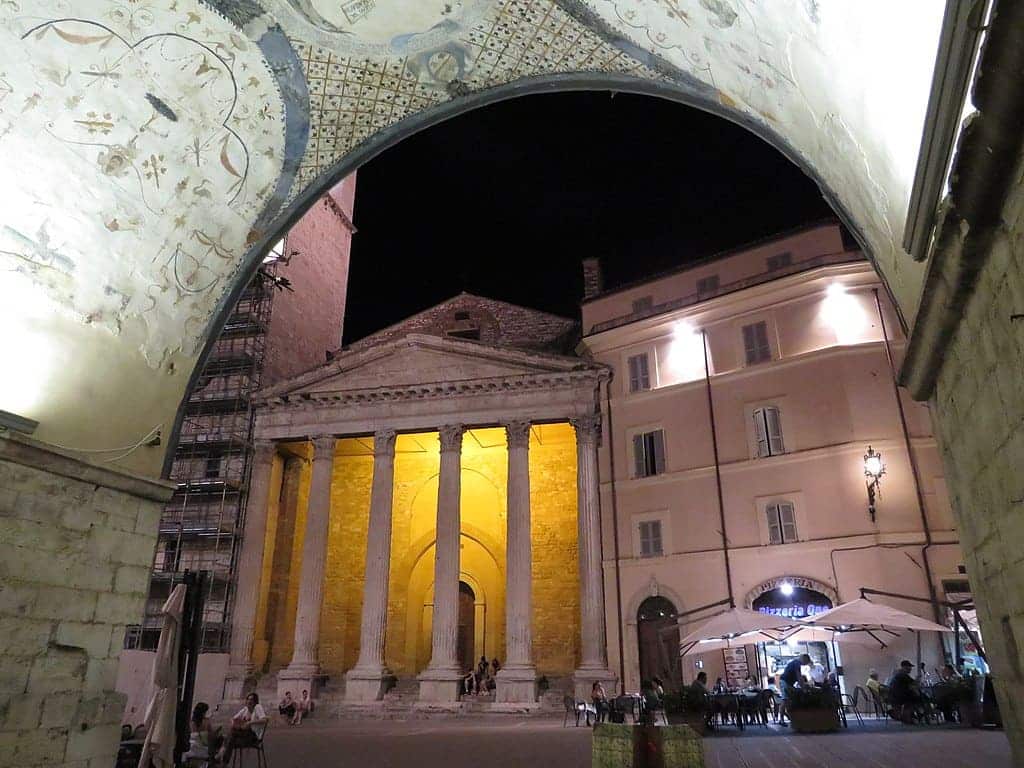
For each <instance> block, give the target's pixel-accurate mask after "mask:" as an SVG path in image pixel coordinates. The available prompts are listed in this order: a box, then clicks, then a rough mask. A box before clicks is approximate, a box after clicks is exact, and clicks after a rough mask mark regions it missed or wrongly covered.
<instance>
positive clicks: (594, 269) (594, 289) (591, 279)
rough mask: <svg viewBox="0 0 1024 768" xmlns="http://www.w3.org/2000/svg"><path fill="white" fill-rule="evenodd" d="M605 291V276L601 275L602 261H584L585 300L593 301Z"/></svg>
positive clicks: (597, 259) (595, 259)
mask: <svg viewBox="0 0 1024 768" xmlns="http://www.w3.org/2000/svg"><path fill="white" fill-rule="evenodd" d="M603 290H604V275H602V274H601V260H600V259H599V258H597V257H596V256H595V257H592V258H589V259H584V260H583V300H584V301H586V300H587V299H592V298H594V297H595V296H598V295H600V293H601V291H603Z"/></svg>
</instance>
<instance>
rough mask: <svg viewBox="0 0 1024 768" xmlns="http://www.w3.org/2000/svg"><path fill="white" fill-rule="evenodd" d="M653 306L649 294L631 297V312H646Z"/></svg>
mask: <svg viewBox="0 0 1024 768" xmlns="http://www.w3.org/2000/svg"><path fill="white" fill-rule="evenodd" d="M653 306H654V299H653V298H652V297H650V296H641V297H640V298H639V299H633V314H634V315H636V314H639V313H640V312H646V311H647V310H649V309H650V308H651V307H653Z"/></svg>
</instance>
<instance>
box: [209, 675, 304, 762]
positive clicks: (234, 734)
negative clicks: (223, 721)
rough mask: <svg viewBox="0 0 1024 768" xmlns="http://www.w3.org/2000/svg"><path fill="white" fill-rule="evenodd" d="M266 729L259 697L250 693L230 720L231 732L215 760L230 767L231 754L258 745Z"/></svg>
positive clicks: (264, 712) (265, 715)
mask: <svg viewBox="0 0 1024 768" xmlns="http://www.w3.org/2000/svg"><path fill="white" fill-rule="evenodd" d="M303 693H307V692H306V691H303ZM266 728H267V713H266V711H265V710H264V709H263V705H262V704H260V697H259V695H258V694H256V693H250V694H249V695H248V696H246V697H245V706H244V707H242V708H241V709H240V710H238V712H236V713H235V716H234V717H233V718H231V732H230V733H229V734H228V738H227V741H226V742H225V743H224V746H223V747H221V748H220V752H219V753H218V755H217V759H218V760H219V761H220V762H221V763H222V764H224V765H230V763H231V753H232V752H233V751H234V750H236V749H238V748H239V747H247V746H255V745H256V744H258V743H259V741H260V740H261V739H262V738H263V732H264V731H265V730H266Z"/></svg>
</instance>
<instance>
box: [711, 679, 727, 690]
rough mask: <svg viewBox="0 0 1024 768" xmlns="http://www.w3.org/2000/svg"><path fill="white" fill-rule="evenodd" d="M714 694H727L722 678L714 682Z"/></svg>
mask: <svg viewBox="0 0 1024 768" xmlns="http://www.w3.org/2000/svg"><path fill="white" fill-rule="evenodd" d="M712 690H713V692H714V693H728V689H726V687H725V681H724V680H722V678H718V679H717V680H715V687H714V688H713V689H712Z"/></svg>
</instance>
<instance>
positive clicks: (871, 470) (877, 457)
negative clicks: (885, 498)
mask: <svg viewBox="0 0 1024 768" xmlns="http://www.w3.org/2000/svg"><path fill="white" fill-rule="evenodd" d="M884 474H885V464H883V463H882V454H880V453H878V452H877V451H875V450H874V449H873V448H872V447H871V446H870V445H869V446H868V452H867V453H865V454H864V477H866V478H867V479H868V514H869V515H871V522H875V497H876V496H878V495H880V493H879V491H878V488H879V481H880V480H881V479H882V475H884Z"/></svg>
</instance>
